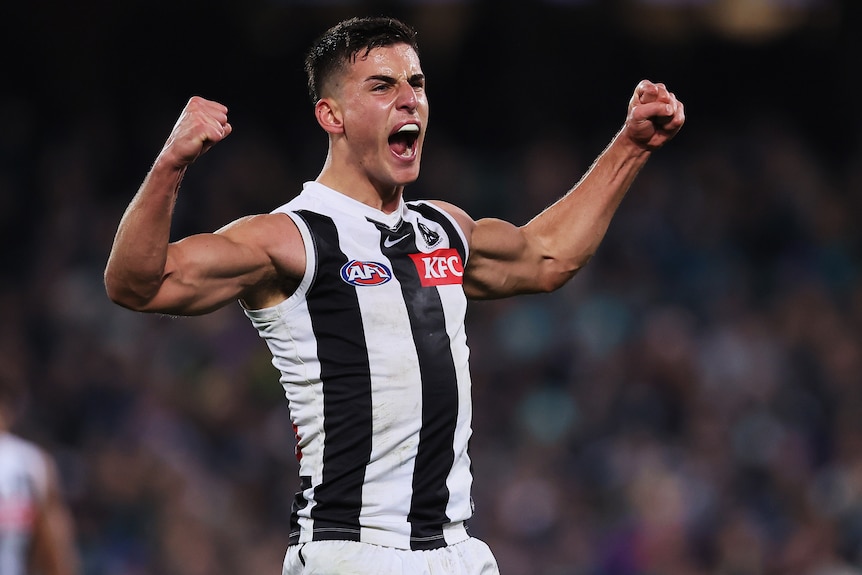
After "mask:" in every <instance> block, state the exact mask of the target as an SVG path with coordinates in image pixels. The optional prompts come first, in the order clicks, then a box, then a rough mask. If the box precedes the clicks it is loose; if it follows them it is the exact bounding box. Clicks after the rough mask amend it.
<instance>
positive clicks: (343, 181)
mask: <svg viewBox="0 0 862 575" xmlns="http://www.w3.org/2000/svg"><path fill="white" fill-rule="evenodd" d="M315 181H316V182H318V183H319V184H323V185H324V186H326V187H328V188H332V189H333V190H335V191H336V192H339V193H341V194H344V195H345V196H348V197H350V198H353V199H354V200H356V201H357V202H362V203H363V204H365V205H366V206H371V207H372V208H374V209H376V210H380V211H381V212H383V213H386V214H390V213H392V212H393V211H395V210H397V209H398V206H399V205H400V203H401V196H402V194H403V193H404V186H393V185H384V184H381V183H376V182H373V181H371V180H370V179H368V178H367V177H364V176H363V175H360V174H352V173H346V172H345V171H340V170H337V169H335V168H334V167H333V166H332V164H331V163H330V162H329V161H327V163H326V165H325V166H324V167H323V170H322V171H321V172H320V174H319V175H318V176H317V178H316V179H315Z"/></svg>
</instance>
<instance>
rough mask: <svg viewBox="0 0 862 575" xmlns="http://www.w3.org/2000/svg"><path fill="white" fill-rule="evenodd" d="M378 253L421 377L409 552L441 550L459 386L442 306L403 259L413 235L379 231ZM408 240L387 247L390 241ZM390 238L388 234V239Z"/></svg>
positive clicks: (433, 290)
mask: <svg viewBox="0 0 862 575" xmlns="http://www.w3.org/2000/svg"><path fill="white" fill-rule="evenodd" d="M381 231H383V232H384V233H383V234H382V239H381V244H380V249H381V250H382V251H383V254H384V255H385V256H386V257H387V258H389V261H390V262H391V263H392V267H393V273H394V274H395V277H396V278H398V281H399V283H400V284H401V290H402V293H403V295H404V301H405V303H406V305H407V315H408V317H409V319H410V327H411V330H412V332H413V340H414V343H415V345H416V352H417V354H418V358H419V371H420V375H421V378H422V428H421V430H420V432H419V447H418V451H417V454H416V465H415V469H414V471H413V497H412V500H411V503H410V513H409V515H408V516H407V519H408V521H409V522H410V526H411V541H410V547H411V549H435V548H437V547H444V546H445V545H446V541H445V540H444V539H443V528H442V526H443V525H444V524H445V523H448V522H449V518H448V517H447V516H446V506H447V504H448V502H449V489H448V487H446V478H447V477H448V476H449V473H450V471H451V469H452V464H453V462H454V461H455V452H454V447H453V442H454V440H455V425H456V423H457V419H458V383H457V378H456V376H455V362H454V360H453V359H452V350H451V347H450V341H449V335H448V334H447V333H446V319H445V316H444V314H443V304H442V302H441V301H440V293H439V292H438V291H437V288H434V287H427V288H423V287H422V285H421V284H420V282H419V274H418V273H417V271H416V266H415V265H414V264H413V261H412V260H411V259H410V257H409V256H408V255H407V254H408V253H416V252H417V251H418V250H417V249H416V237H415V234H416V231H415V229H413V227H412V226H411V225H410V224H408V223H406V222H405V223H403V225H402V226H401V227H400V228H399V229H398V230H395V231H394V232H393V231H389V230H386V228H381ZM406 233H410V234H411V235H412V237H411V238H410V239H408V240H404V241H401V242H398V243H396V244H395V245H394V246H393V247H386V246H385V245H384V243H383V240H385V239H386V238H387V237H392V238H393V239H396V238H399V237H402V236H404V234H406ZM387 234H389V235H387Z"/></svg>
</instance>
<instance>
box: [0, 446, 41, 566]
mask: <svg viewBox="0 0 862 575" xmlns="http://www.w3.org/2000/svg"><path fill="white" fill-rule="evenodd" d="M47 474H48V471H47V467H46V462H45V459H44V457H43V455H42V453H41V452H40V451H39V449H38V448H37V447H36V446H35V445H33V444H31V443H30V442H28V441H25V440H24V439H21V438H19V437H17V436H15V435H13V434H11V433H5V432H0V573H2V574H3V575H25V574H26V573H27V557H28V554H29V552H30V542H31V539H32V535H33V529H34V525H35V521H36V516H37V513H38V509H39V506H40V505H41V502H42V500H43V499H44V497H45V494H46V492H47V481H48V479H47V477H48V475H47Z"/></svg>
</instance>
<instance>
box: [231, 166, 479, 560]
mask: <svg viewBox="0 0 862 575" xmlns="http://www.w3.org/2000/svg"><path fill="white" fill-rule="evenodd" d="M279 212H280V213H285V214H287V215H288V216H289V217H291V218H292V219H293V221H294V222H295V223H296V225H297V227H298V228H299V230H300V233H301V234H302V239H303V241H304V243H305V252H306V260H307V264H306V270H305V274H304V276H303V277H302V279H301V281H300V284H299V287H298V288H297V290H296V292H295V293H293V294H292V295H291V296H290V297H289V298H288V299H286V300H285V301H283V302H281V303H280V304H278V305H277V306H273V307H271V308H266V309H260V310H249V309H245V310H244V311H245V313H246V315H247V316H248V317H249V319H250V320H251V322H252V324H253V325H254V326H255V327H256V328H257V330H258V332H259V335H260V336H261V337H262V338H263V339H264V340H265V341H266V343H267V345H268V347H269V349H270V351H271V352H272V355H273V360H272V361H273V365H275V367H276V368H277V369H278V370H279V372H280V381H281V383H282V385H283V387H284V390H285V395H286V397H287V400H288V404H289V407H290V417H291V420H292V422H293V425H294V429H295V431H296V439H297V448H296V454H297V457H298V459H299V465H300V471H299V474H300V491H299V492H298V493H297V494H296V498H295V501H294V504H293V508H292V516H291V535H290V543H291V544H297V543H303V542H308V541H318V540H332V539H342V540H352V541H361V542H366V543H373V544H377V545H385V546H390V547H397V548H402V549H434V548H439V547H444V546H446V545H450V544H453V543H457V542H460V541H463V540H465V539H466V538H467V537H468V535H467V531H466V527H465V525H464V521H465V520H466V519H467V518H468V517H470V515H471V513H472V502H471V498H470V489H471V486H472V472H471V469H470V458H469V455H468V451H467V445H468V442H469V439H470V435H471V418H472V411H471V409H472V408H471V400H470V394H471V389H470V386H471V384H470V375H469V370H468V355H469V350H468V347H467V339H466V334H465V331H464V316H465V312H466V304H467V300H466V297H465V295H464V290H463V285H462V276H463V270H464V262H465V261H466V260H467V255H468V254H467V243H466V240H465V238H464V235H463V233H462V231H461V229H460V228H459V227H458V225H457V224H456V223H455V221H454V220H453V219H452V218H451V217H450V216H449V215H448V214H446V213H445V212H443V211H442V210H440V209H439V208H437V207H435V206H433V205H432V204H430V203H427V202H421V201H419V202H404V201H402V202H401V205H400V208H399V209H398V210H396V211H395V212H393V213H391V214H384V213H383V212H381V211H379V210H376V209H373V208H371V207H369V206H367V205H365V204H362V203H360V202H358V201H356V200H353V199H352V198H349V197H348V196H345V195H344V194H341V193H339V192H336V191H334V190H332V189H330V188H327V187H325V186H323V185H321V184H319V183H316V182H308V183H306V184H305V185H304V187H303V191H302V193H301V194H300V195H299V196H297V197H296V198H295V199H294V200H292V201H290V202H288V203H287V204H285V205H283V206H281V207H280V208H277V209H276V210H274V212H273V213H279Z"/></svg>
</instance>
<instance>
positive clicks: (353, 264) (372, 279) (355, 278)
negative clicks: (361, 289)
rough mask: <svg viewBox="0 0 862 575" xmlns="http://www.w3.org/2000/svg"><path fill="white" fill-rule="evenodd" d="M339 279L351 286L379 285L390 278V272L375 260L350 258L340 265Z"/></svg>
mask: <svg viewBox="0 0 862 575" xmlns="http://www.w3.org/2000/svg"><path fill="white" fill-rule="evenodd" d="M341 279H343V280H344V281H345V282H347V283H349V284H350V285H352V286H379V285H382V284H385V283H386V282H388V281H389V280H391V279H392V272H391V271H389V268H387V267H386V266H384V265H383V264H380V263H377V262H360V261H357V260H350V261H349V262H347V263H346V264H344V265H343V266H341Z"/></svg>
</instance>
